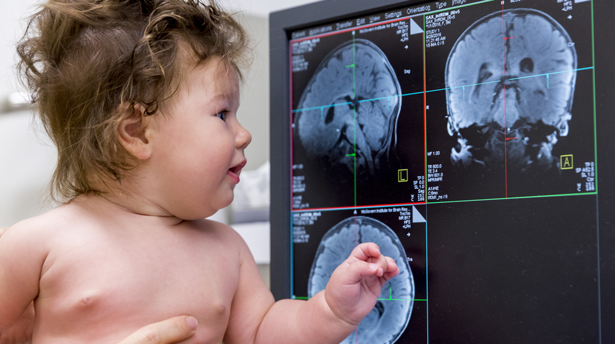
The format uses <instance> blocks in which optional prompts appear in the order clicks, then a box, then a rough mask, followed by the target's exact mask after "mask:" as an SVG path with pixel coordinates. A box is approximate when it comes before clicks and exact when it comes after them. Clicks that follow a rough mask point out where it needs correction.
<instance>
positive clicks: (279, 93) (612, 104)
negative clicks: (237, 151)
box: [269, 0, 615, 342]
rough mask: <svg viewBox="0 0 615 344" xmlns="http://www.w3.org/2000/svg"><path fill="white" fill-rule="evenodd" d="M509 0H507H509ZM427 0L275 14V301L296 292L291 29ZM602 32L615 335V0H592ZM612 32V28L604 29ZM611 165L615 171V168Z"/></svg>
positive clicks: (345, 2)
mask: <svg viewBox="0 0 615 344" xmlns="http://www.w3.org/2000/svg"><path fill="white" fill-rule="evenodd" d="M507 1H508V0H507ZM426 2H428V1H424V0H409V1H408V0H406V1H399V0H383V1H378V2H375V1H369V0H337V1H322V2H317V3H313V4H309V5H304V6H300V7H296V8H291V9H287V10H283V11H279V12H274V13H271V14H270V17H269V28H270V42H269V44H270V135H271V144H270V159H271V181H272V182H271V213H270V219H271V220H270V221H271V265H270V267H271V291H272V293H273V295H274V297H275V299H276V300H280V299H285V298H290V297H291V282H290V280H291V255H292V238H291V231H290V226H291V221H290V218H291V199H292V195H291V181H290V178H291V145H290V140H291V136H290V126H291V123H290V120H291V117H290V115H289V114H290V112H291V109H290V65H289V64H290V53H289V42H290V40H291V33H292V32H293V31H296V30H300V29H304V28H308V27H312V26H317V25H320V24H325V23H329V22H335V21H338V20H344V19H351V18H354V17H358V16H362V15H365V14H369V13H376V12H383V11H387V10H389V9H393V8H397V7H402V6H406V5H408V6H412V5H418V4H422V3H426ZM593 7H594V12H593V18H594V31H595V51H596V53H595V63H594V67H595V69H596V71H595V76H596V79H595V80H596V82H595V85H596V86H595V87H596V90H595V97H596V105H595V106H596V113H597V116H596V136H597V138H596V140H597V147H599V150H598V152H597V158H598V159H597V166H598V167H597V182H598V192H597V195H596V203H597V213H598V214H600V215H599V219H598V230H599V233H598V242H597V243H596V245H597V246H598V255H599V257H597V260H598V265H599V266H600V269H599V271H598V276H599V279H600V280H599V281H598V282H599V288H600V290H602V292H600V293H599V296H600V300H601V301H600V305H601V307H600V308H601V309H600V312H601V319H602V321H601V324H600V332H601V335H600V338H601V342H611V341H613V342H615V307H613V305H615V294H614V293H608V292H606V291H609V290H615V211H613V208H614V207H615V181H613V180H611V178H609V177H610V176H611V173H612V171H615V142H614V141H613V139H612V133H610V130H612V129H615V116H610V115H609V113H610V112H613V111H614V110H615V96H613V94H615V83H613V82H611V80H615V68H613V67H611V66H612V62H613V61H615V46H614V45H613V44H612V43H610V39H609V38H611V39H612V37H613V36H615V34H614V33H615V21H613V20H612V18H611V16H612V14H613V13H615V2H613V1H609V0H593ZM605 33H607V34H605ZM609 172H610V173H609Z"/></svg>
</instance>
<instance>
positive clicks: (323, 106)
mask: <svg viewBox="0 0 615 344" xmlns="http://www.w3.org/2000/svg"><path fill="white" fill-rule="evenodd" d="M346 67H348V68H351V67H354V64H352V65H349V66H346ZM590 69H594V67H585V68H577V69H572V70H565V71H560V72H552V73H545V74H536V75H530V76H522V77H519V78H511V79H508V80H510V81H513V80H520V79H528V78H538V77H541V76H544V77H546V78H547V88H549V76H551V75H554V74H562V73H571V72H575V71H577V72H579V71H583V70H590ZM498 82H501V81H500V80H495V81H489V82H481V83H478V84H469V85H461V86H455V87H448V88H439V89H435V90H428V91H425V92H423V91H420V92H413V93H406V94H402V95H400V96H398V95H394V96H387V97H378V98H371V99H362V100H359V101H358V103H364V102H373V101H377V100H383V99H386V100H387V102H390V99H391V98H397V97H406V96H413V95H417V94H423V93H431V92H439V91H446V90H452V89H455V88H462V89H463V98H464V99H465V88H466V87H473V86H480V85H487V84H493V83H498ZM344 105H352V102H345V103H336V104H329V105H321V106H314V107H309V108H303V109H296V110H293V113H297V112H305V111H310V110H316V109H320V117H321V118H322V116H323V109H324V108H330V107H335V106H344Z"/></svg>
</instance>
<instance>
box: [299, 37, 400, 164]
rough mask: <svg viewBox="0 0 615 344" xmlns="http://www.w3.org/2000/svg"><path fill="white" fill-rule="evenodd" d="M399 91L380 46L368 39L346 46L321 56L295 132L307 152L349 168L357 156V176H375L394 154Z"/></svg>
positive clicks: (304, 92) (393, 73)
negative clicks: (391, 154)
mask: <svg viewBox="0 0 615 344" xmlns="http://www.w3.org/2000/svg"><path fill="white" fill-rule="evenodd" d="M353 49H354V52H353ZM400 95H401V87H400V85H399V81H398V80H397V76H396V75H395V72H394V70H393V67H392V66H391V64H390V63H389V61H388V59H387V57H386V56H385V55H384V53H383V52H382V50H380V48H378V47H377V46H376V45H375V44H373V43H372V42H370V41H367V40H364V39H356V40H354V41H348V42H346V43H343V44H341V45H340V46H338V47H337V48H335V49H334V50H333V51H331V52H330V53H329V54H328V55H327V56H326V57H325V58H324V59H323V60H322V62H321V63H320V65H319V66H318V68H317V69H316V71H315V72H314V75H313V76H312V78H311V79H310V81H309V83H308V86H307V87H306V88H305V90H304V91H303V94H302V96H301V99H300V101H299V105H298V109H300V111H299V114H298V116H297V118H296V119H295V126H296V127H295V130H296V133H297V135H298V137H299V139H300V142H301V145H302V146H303V148H304V150H305V152H306V154H307V155H308V157H309V158H316V159H318V160H320V161H324V163H325V164H326V165H327V166H325V167H329V166H334V165H337V164H343V165H345V166H346V167H347V168H348V170H349V171H350V172H354V168H355V161H354V159H355V155H354V154H356V168H357V172H358V174H359V175H362V176H373V175H374V173H376V172H377V171H378V170H379V169H380V167H381V165H382V164H383V163H388V159H389V153H390V152H393V154H394V151H395V149H394V147H395V144H396V137H395V133H396V129H395V128H396V125H397V118H398V116H399V112H400V109H401V97H400ZM303 109H305V110H303Z"/></svg>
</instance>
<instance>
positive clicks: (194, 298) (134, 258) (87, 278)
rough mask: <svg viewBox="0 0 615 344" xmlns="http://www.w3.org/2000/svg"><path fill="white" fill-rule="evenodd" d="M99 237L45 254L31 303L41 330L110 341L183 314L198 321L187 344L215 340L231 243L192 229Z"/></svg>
mask: <svg viewBox="0 0 615 344" xmlns="http://www.w3.org/2000/svg"><path fill="white" fill-rule="evenodd" d="M100 239H101V240H98V241H97V240H93V241H91V242H88V241H87V240H86V241H85V242H79V243H76V244H75V245H68V246H67V247H63V248H62V249H64V251H63V252H57V254H56V256H55V257H52V258H54V259H55V260H54V261H53V264H52V265H51V266H50V268H49V269H48V270H47V271H46V272H45V273H44V275H43V277H42V278H41V284H40V285H41V290H40V294H39V300H38V305H37V307H38V309H37V311H38V312H39V313H37V316H39V315H40V317H39V319H40V320H41V321H40V324H39V325H40V327H39V330H40V332H41V334H44V333H47V334H54V335H62V336H64V340H66V338H65V336H66V333H67V331H66V330H68V332H69V333H70V332H73V333H75V335H76V336H77V337H79V340H85V341H87V342H101V343H103V342H112V341H113V340H115V339H116V338H117V339H122V338H125V337H126V336H128V335H129V334H130V333H132V332H133V331H135V330H136V329H138V328H140V327H142V326H145V325H147V324H150V323H154V322H158V321H161V320H164V319H167V318H169V317H172V316H177V315H184V314H186V315H193V316H195V317H196V318H197V320H198V321H199V324H200V325H199V331H198V332H197V335H196V336H195V338H193V339H192V340H191V341H190V342H192V343H220V342H221V340H222V337H223V335H224V332H225V329H226V326H227V324H228V319H229V315H230V308H231V303H232V300H233V295H234V293H235V290H236V287H237V283H238V278H239V276H238V271H239V260H238V256H237V254H236V253H235V251H234V250H233V249H232V247H227V246H225V245H224V243H223V242H219V243H216V240H215V239H216V238H215V237H207V236H199V235H192V236H190V235H187V236H182V235H161V236H160V237H148V238H138V237H132V236H130V235H128V236H124V237H123V236H121V235H120V236H110V237H106V238H100ZM39 319H37V322H38V320H39ZM57 329H65V330H63V331H62V332H63V333H59V332H58V330H57ZM80 329H88V330H87V331H85V332H83V333H81V332H82V331H81V330H80ZM54 332H58V333H54ZM97 332H98V333H97ZM103 333H104V334H105V335H103ZM84 336H87V337H88V338H85V337H84ZM105 337H106V340H99V339H100V338H105ZM111 337H113V338H111ZM118 341H119V340H117V341H115V342H118ZM64 342H66V341H64Z"/></svg>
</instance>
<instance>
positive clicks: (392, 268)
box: [383, 257, 399, 281]
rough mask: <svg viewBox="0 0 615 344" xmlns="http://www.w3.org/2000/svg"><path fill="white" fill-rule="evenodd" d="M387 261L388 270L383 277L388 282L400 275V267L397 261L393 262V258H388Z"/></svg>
mask: <svg viewBox="0 0 615 344" xmlns="http://www.w3.org/2000/svg"><path fill="white" fill-rule="evenodd" d="M386 261H387V270H386V272H385V273H384V276H383V277H384V279H385V280H387V281H388V280H390V279H391V278H393V277H395V276H397V275H399V267H398V266H397V264H396V263H395V260H393V258H391V257H386Z"/></svg>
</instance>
